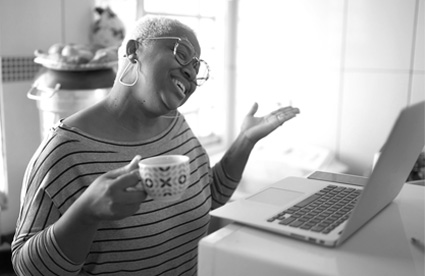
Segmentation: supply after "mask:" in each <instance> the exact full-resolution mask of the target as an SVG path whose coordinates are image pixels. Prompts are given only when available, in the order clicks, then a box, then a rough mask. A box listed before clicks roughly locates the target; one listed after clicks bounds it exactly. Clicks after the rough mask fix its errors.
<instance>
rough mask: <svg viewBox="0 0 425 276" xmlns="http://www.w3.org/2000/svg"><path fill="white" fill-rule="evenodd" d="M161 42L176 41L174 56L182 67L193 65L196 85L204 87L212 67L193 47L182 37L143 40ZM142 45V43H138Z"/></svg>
mask: <svg viewBox="0 0 425 276" xmlns="http://www.w3.org/2000/svg"><path fill="white" fill-rule="evenodd" d="M148 39H149V40H161V39H175V40H177V41H176V44H174V49H173V54H174V58H175V59H176V60H177V62H178V63H179V64H180V65H181V66H186V65H188V64H189V63H193V67H194V68H195V70H196V79H195V83H196V85H197V86H201V85H203V84H204V83H205V82H206V81H207V80H208V78H209V76H210V67H209V66H208V63H206V62H205V61H204V60H202V59H199V58H198V57H197V56H196V51H195V49H194V47H193V45H192V44H191V43H190V42H189V41H188V40H185V39H181V38H180V37H171V36H170V37H165V36H164V37H148V38H145V39H143V40H148ZM137 42H139V43H141V41H139V40H138V41H137Z"/></svg>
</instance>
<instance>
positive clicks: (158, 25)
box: [118, 16, 196, 59]
mask: <svg viewBox="0 0 425 276" xmlns="http://www.w3.org/2000/svg"><path fill="white" fill-rule="evenodd" d="M175 30H185V31H187V32H189V33H192V34H193V35H194V36H195V37H196V35H195V32H194V31H193V30H192V29H191V28H190V27H188V26H187V25H185V24H183V23H181V22H180V21H178V20H176V19H171V18H168V17H157V16H144V17H142V18H140V19H139V20H137V21H136V23H135V25H134V27H133V29H132V30H131V31H130V32H127V35H126V37H125V38H124V40H123V42H122V44H121V46H120V48H119V50H118V55H119V58H120V59H122V57H124V55H125V48H126V45H127V42H128V41H129V40H131V39H134V40H138V41H143V40H144V39H146V38H148V37H162V36H171V35H172V33H173V31H175Z"/></svg>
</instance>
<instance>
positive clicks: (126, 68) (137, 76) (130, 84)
mask: <svg viewBox="0 0 425 276" xmlns="http://www.w3.org/2000/svg"><path fill="white" fill-rule="evenodd" d="M134 61H135V63H136V79H135V80H134V81H133V82H132V83H126V82H124V80H123V78H124V75H125V74H126V73H127V70H128V67H130V65H134V63H132V62H131V61H129V62H128V63H127V66H126V67H125V68H124V70H123V71H122V73H121V76H120V77H119V79H118V81H119V82H120V83H121V84H122V85H124V86H127V87H131V86H133V85H135V84H136V82H137V81H138V80H139V74H137V69H138V67H139V62H138V61H137V59H135V60H134ZM133 71H134V69H133Z"/></svg>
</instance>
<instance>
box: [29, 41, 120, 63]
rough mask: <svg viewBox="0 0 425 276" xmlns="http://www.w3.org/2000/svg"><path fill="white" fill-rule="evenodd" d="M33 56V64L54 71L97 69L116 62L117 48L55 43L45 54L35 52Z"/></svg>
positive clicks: (38, 51)
mask: <svg viewBox="0 0 425 276" xmlns="http://www.w3.org/2000/svg"><path fill="white" fill-rule="evenodd" d="M34 54H35V56H36V59H35V62H37V63H40V64H42V65H44V66H46V67H50V68H54V69H61V68H69V67H71V68H78V67H82V68H83V67H84V66H85V67H90V66H91V67H99V66H102V64H106V65H108V64H110V63H116V62H117V61H118V47H106V48H101V47H99V46H94V45H89V44H75V43H70V44H64V43H55V44H53V45H52V46H50V47H49V49H48V50H47V52H43V51H42V50H36V51H35V52H34Z"/></svg>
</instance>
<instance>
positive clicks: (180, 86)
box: [173, 79, 186, 96]
mask: <svg viewBox="0 0 425 276" xmlns="http://www.w3.org/2000/svg"><path fill="white" fill-rule="evenodd" d="M173 83H174V84H175V85H176V87H177V89H178V90H179V91H180V93H181V94H182V96H185V94H186V87H185V86H184V84H183V83H182V82H181V81H179V80H177V79H173Z"/></svg>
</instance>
